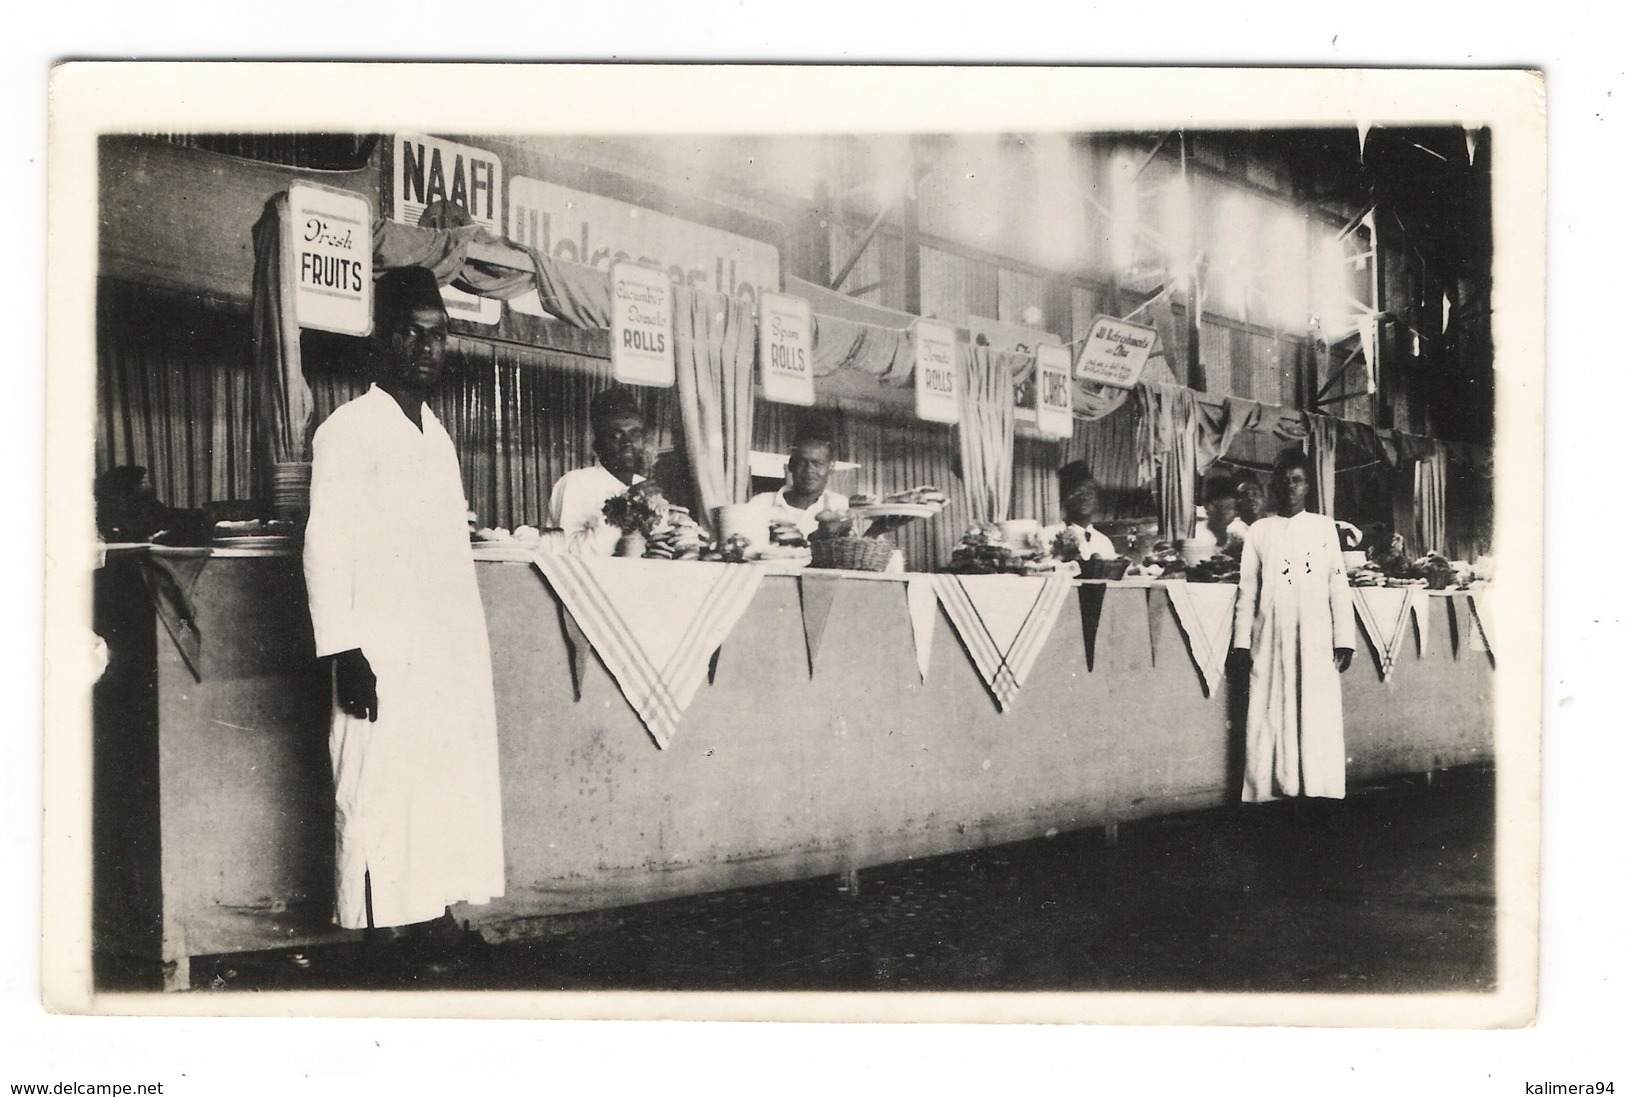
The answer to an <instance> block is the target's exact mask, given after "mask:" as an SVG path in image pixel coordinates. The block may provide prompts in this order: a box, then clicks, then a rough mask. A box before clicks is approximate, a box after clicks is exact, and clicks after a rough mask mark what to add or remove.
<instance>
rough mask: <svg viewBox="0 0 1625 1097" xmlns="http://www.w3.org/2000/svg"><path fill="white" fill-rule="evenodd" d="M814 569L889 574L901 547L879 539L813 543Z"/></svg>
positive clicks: (841, 538) (836, 539)
mask: <svg viewBox="0 0 1625 1097" xmlns="http://www.w3.org/2000/svg"><path fill="white" fill-rule="evenodd" d="M810 546H811V548H812V566H813V567H815V568H839V569H840V570H842V571H885V570H886V565H887V564H889V563H891V557H892V553H893V552H895V551H896V550H897V546H896V545H894V544H892V543H891V542H890V541H887V540H884V539H882V538H879V537H831V538H828V539H820V540H816V541H812V542H810Z"/></svg>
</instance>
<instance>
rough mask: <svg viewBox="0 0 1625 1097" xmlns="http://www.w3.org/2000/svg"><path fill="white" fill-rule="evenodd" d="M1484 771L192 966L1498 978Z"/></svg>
mask: <svg viewBox="0 0 1625 1097" xmlns="http://www.w3.org/2000/svg"><path fill="white" fill-rule="evenodd" d="M1494 799H1495V793H1494V777H1493V773H1492V772H1490V771H1488V770H1482V769H1467V770H1457V771H1453V772H1449V773H1444V774H1439V775H1437V779H1436V780H1434V781H1433V782H1432V783H1431V784H1429V783H1427V782H1425V781H1424V780H1423V779H1421V778H1407V779H1404V780H1396V781H1393V782H1390V783H1388V784H1386V785H1382V786H1375V787H1367V788H1364V789H1358V790H1354V795H1352V796H1351V798H1350V799H1349V800H1347V801H1344V802H1342V803H1340V804H1335V803H1329V802H1324V801H1316V802H1312V803H1311V804H1308V805H1304V807H1307V808H1312V809H1317V810H1303V808H1300V807H1299V806H1297V805H1293V804H1284V803H1278V804H1269V805H1262V806H1258V807H1251V808H1242V807H1239V806H1238V807H1235V808H1227V809H1222V810H1215V811H1207V812H1199V813H1194V814H1190V815H1183V816H1177V817H1173V818H1168V819H1161V820H1154V821H1148V822H1143V823H1137V824H1133V825H1125V826H1123V827H1122V828H1121V829H1120V832H1119V836H1118V841H1117V842H1116V844H1115V845H1114V844H1111V843H1108V842H1107V841H1106V840H1105V837H1104V835H1103V834H1102V832H1100V831H1098V830H1096V831H1086V832H1080V833H1077V834H1067V835H1060V836H1057V837H1055V838H1053V839H1041V840H1036V841H1031V842H1022V843H1017V844H1014V845H1007V846H999V847H995V848H992V849H985V850H976V851H972V852H968V853H960V854H954V855H951V856H946V857H936V858H931V859H928V860H921V861H915V862H909V863H904V864H899V865H891V866H886V867H882V868H876V869H872V870H866V871H864V872H863V873H861V874H860V877H859V881H858V889H857V892H856V894H853V893H852V892H851V891H850V890H848V889H845V888H843V886H842V885H841V881H839V880H837V879H835V878H832V877H824V878H822V879H816V880H808V881H801V882H796V883H790V884H781V885H774V886H770V887H760V888H750V889H745V890H739V891H731V892H723V893H717V894H712V895H703V896H696V897H693V898H687V899H680V900H672V901H667V902H661V903H651V904H648V905H645V906H640V907H633V908H627V909H623V910H620V911H615V912H612V913H611V914H608V915H601V916H594V917H586V918H581V919H577V920H574V921H569V922H563V923H561V931H560V932H557V933H555V934H553V935H550V936H548V937H544V938H537V939H530V940H524V941H515V942H509V943H505V944H500V945H487V944H484V943H483V942H479V941H477V940H475V941H470V942H467V943H466V944H463V945H461V946H458V947H453V948H444V947H443V948H440V949H437V950H434V951H420V952H410V951H401V950H396V949H388V950H384V951H382V952H376V951H375V952H369V951H367V950H365V949H363V948H361V947H360V946H344V947H335V948H330V949H325V950H311V951H307V952H303V953H274V954H258V955H252V956H229V957H212V958H202V959H199V960H195V961H194V962H193V969H192V977H193V981H194V985H195V986H198V987H212V988H214V989H217V990H230V989H243V990H261V989H263V990H272V989H328V988H357V989H361V988H366V989H424V990H432V989H441V988H488V989H514V990H517V989H523V990H602V989H615V990H629V989H675V990H1136V991H1197V990H1208V991H1296V992H1305V991H1309V992H1315V991H1332V992H1347V991H1354V992H1379V991H1380V992H1404V991H1413V990H1490V989H1493V986H1494V979H1495V941H1494V938H1495V893H1494V860H1495V857H1494V843H1493V821H1494Z"/></svg>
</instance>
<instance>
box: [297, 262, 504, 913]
mask: <svg viewBox="0 0 1625 1097" xmlns="http://www.w3.org/2000/svg"><path fill="white" fill-rule="evenodd" d="M374 321H375V322H374V328H373V336H372V351H373V361H372V372H373V377H374V381H373V384H372V386H371V387H370V388H369V389H368V390H367V392H366V393H365V394H364V395H362V396H359V397H357V398H356V399H354V400H351V401H350V402H349V403H347V404H345V405H343V406H342V407H340V408H338V409H337V410H336V411H334V412H333V414H332V415H330V416H329V417H328V418H327V421H326V422H324V423H323V424H322V425H321V428H320V429H319V430H317V431H316V436H315V439H314V442H313V447H314V461H313V463H312V469H311V484H310V521H309V524H308V526H307V527H306V530H305V545H304V572H305V586H306V589H307V592H308V595H309V601H310V620H311V625H312V627H313V630H314V633H315V640H316V654H317V655H318V656H319V657H320V658H321V659H322V660H323V661H325V662H326V663H327V664H328V666H329V668H330V672H331V675H332V682H333V686H332V688H333V700H332V726H331V730H330V736H329V750H330V753H331V756H332V763H333V783H334V791H335V796H336V805H335V806H336V823H337V826H336V838H337V845H336V869H337V892H338V896H337V898H338V902H337V908H338V910H337V914H338V923H339V925H341V926H343V927H345V928H347V929H357V928H365V929H376V930H379V931H380V932H382V931H383V930H384V928H385V927H406V929H405V931H404V933H403V934H402V935H406V936H412V937H415V938H417V939H422V938H429V939H431V940H433V939H436V938H444V937H446V936H448V935H450V934H454V933H455V932H456V926H455V923H454V922H452V920H451V915H450V911H449V907H450V906H451V904H453V903H457V902H460V901H467V902H471V903H483V902H486V901H488V900H490V899H492V898H494V897H496V896H499V895H501V894H502V893H503V887H504V881H503V873H504V862H503V848H502V787H501V782H500V779H499V773H498V768H497V729H496V702H495V700H494V694H493V689H492V683H491V654H490V648H489V641H488V640H487V638H486V629H485V609H484V606H483V605H482V603H481V602H480V593H479V588H478V587H477V586H476V585H475V579H474V560H473V556H472V555H471V554H470V552H469V548H468V521H467V515H466V510H465V505H464V502H463V481H462V475H461V473H460V472H459V470H458V466H457V453H456V450H455V449H454V448H453V447H452V441H451V438H450V437H449V436H448V435H447V434H446V431H445V430H444V428H442V427H441V425H440V421H439V420H438V419H436V418H435V415H434V413H433V412H432V411H430V410H429V407H428V405H427V404H426V403H425V402H424V399H425V397H426V395H427V394H428V393H429V392H430V391H431V390H433V388H434V387H435V385H436V383H437V382H438V381H439V380H440V376H441V373H442V370H443V369H444V366H445V354H446V326H447V318H446V309H445V306H444V305H443V304H442V303H441V299H440V290H439V287H438V286H437V285H436V284H435V279H434V275H433V273H432V272H430V271H428V270H426V269H424V268H421V267H406V268H401V269H397V270H392V271H389V272H388V273H386V274H385V275H384V276H383V277H381V278H380V279H378V282H377V286H376V293H375V304H374Z"/></svg>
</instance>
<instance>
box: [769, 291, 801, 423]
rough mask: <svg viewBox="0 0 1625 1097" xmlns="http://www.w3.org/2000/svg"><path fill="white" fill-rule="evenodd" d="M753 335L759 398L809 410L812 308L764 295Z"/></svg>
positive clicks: (794, 299)
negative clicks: (757, 368)
mask: <svg viewBox="0 0 1625 1097" xmlns="http://www.w3.org/2000/svg"><path fill="white" fill-rule="evenodd" d="M756 331H757V343H756V348H757V349H756V355H757V358H756V360H757V362H758V364H759V365H760V368H761V373H760V375H759V376H760V377H761V383H762V396H763V397H765V398H766V399H768V400H772V401H773V402H775V403H779V404H798V405H800V406H801V407H811V406H812V402H813V398H814V394H813V377H812V307H811V306H809V305H808V304H807V302H806V301H804V300H802V299H801V298H799V297H791V296H789V295H788V294H783V293H764V294H762V296H761V299H760V304H759V307H758V308H757V320H756Z"/></svg>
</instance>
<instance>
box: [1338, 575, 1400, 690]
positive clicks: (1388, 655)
mask: <svg viewBox="0 0 1625 1097" xmlns="http://www.w3.org/2000/svg"><path fill="white" fill-rule="evenodd" d="M1349 593H1351V594H1352V595H1353V596H1354V615H1355V616H1356V617H1358V618H1359V619H1360V625H1361V627H1362V628H1363V629H1364V630H1365V636H1366V639H1367V640H1369V641H1371V647H1372V649H1373V650H1375V651H1376V653H1377V663H1378V665H1379V669H1380V670H1381V672H1382V676H1383V677H1384V678H1387V677H1388V676H1389V675H1390V674H1392V673H1393V672H1394V659H1395V658H1396V657H1397V656H1398V655H1399V648H1400V645H1401V644H1402V643H1403V642H1404V640H1405V623H1406V620H1407V619H1408V618H1410V617H1411V616H1412V610H1411V605H1412V602H1413V600H1414V596H1415V593H1416V588H1414V587H1397V588H1393V587H1350V588H1349Z"/></svg>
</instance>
